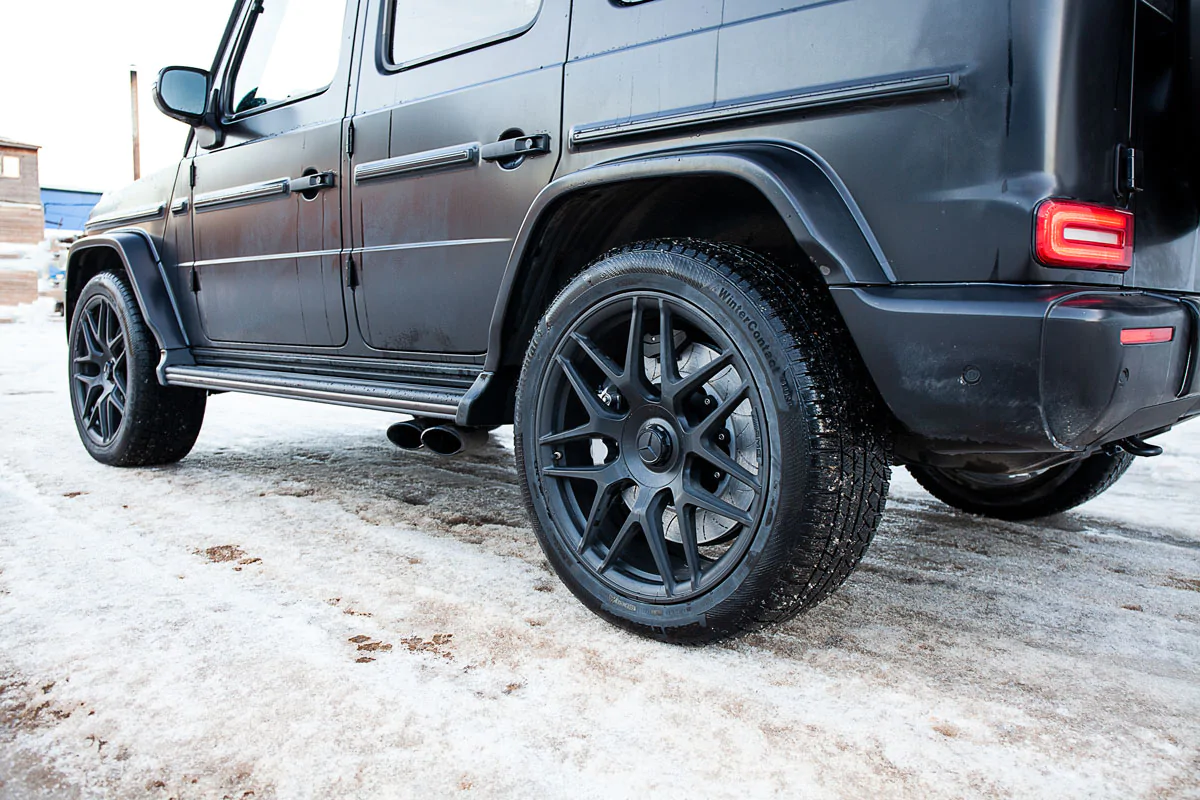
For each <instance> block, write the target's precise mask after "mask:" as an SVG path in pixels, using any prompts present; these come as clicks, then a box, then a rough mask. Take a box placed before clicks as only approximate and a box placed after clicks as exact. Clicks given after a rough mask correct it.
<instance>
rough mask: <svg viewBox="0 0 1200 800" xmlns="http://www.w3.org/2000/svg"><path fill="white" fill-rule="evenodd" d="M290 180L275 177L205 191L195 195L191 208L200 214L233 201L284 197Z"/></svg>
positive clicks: (240, 201) (287, 191)
mask: <svg viewBox="0 0 1200 800" xmlns="http://www.w3.org/2000/svg"><path fill="white" fill-rule="evenodd" d="M290 180H291V179H290V178H275V179H274V180H270V181H264V182H263V183H250V184H246V185H245V186H234V187H233V188H232V189H220V190H218V191H215V192H207V193H205V194H201V195H197V196H196V198H195V199H194V200H193V201H192V208H194V209H195V210H196V213H197V214H201V213H203V212H205V211H212V210H213V209H216V208H221V207H222V206H228V205H232V204H234V203H245V202H249V201H251V200H264V199H268V198H270V199H275V198H279V197H284V196H286V195H287V194H288V193H289V189H288V186H289V183H290Z"/></svg>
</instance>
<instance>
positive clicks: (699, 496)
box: [682, 484, 752, 525]
mask: <svg viewBox="0 0 1200 800" xmlns="http://www.w3.org/2000/svg"><path fill="white" fill-rule="evenodd" d="M682 504H683V505H685V506H695V507H696V508H699V509H703V510H704V511H711V512H712V513H714V514H717V515H718V516H722V517H725V518H727V519H731V520H733V521H734V522H740V523H742V524H743V525H749V524H750V523H751V522H752V520H751V518H750V512H748V511H743V510H742V509H740V508H738V507H737V506H735V505H733V504H732V503H729V502H726V501H725V500H722V499H721V498H719V497H717V496H716V495H715V494H713V493H712V492H710V491H708V490H707V489H704V488H702V487H699V486H695V485H694V484H693V485H692V486H690V487H689V488H688V490H687V492H686V493H685V494H684V496H683V500H682Z"/></svg>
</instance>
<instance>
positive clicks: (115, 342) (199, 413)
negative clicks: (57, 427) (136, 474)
mask: <svg viewBox="0 0 1200 800" xmlns="http://www.w3.org/2000/svg"><path fill="white" fill-rule="evenodd" d="M69 348H70V361H69V363H68V373H69V380H70V390H71V410H72V411H73V412H74V417H75V427H76V428H77V429H78V431H79V438H80V440H81V441H82V442H83V446H84V447H85V448H86V449H87V451H88V453H90V454H91V456H92V458H94V459H96V460H97V461H99V462H101V463H103V464H110V465H112V466H118V467H143V466H151V465H156V464H167V463H171V462H173V461H178V460H179V459H181V458H183V457H184V456H185V455H187V454H188V453H189V452H190V451H191V449H192V445H193V444H195V442H196V437H197V436H198V435H199V434H200V426H201V424H202V423H203V421H204V406H205V401H206V397H207V395H206V394H205V393H204V392H203V391H202V390H198V389H181V388H177V387H167V386H162V385H160V384H159V382H158V377H157V376H156V375H155V366H156V364H157V361H158V353H159V351H158V347H157V345H156V343H155V341H154V337H153V335H152V334H151V332H150V330H149V328H148V327H147V325H146V323H145V321H144V320H143V319H142V314H141V310H140V309H139V308H138V304H137V300H136V299H135V298H134V296H133V292H132V291H131V290H130V288H129V284H128V283H127V281H126V279H125V277H124V276H123V275H119V274H117V273H114V272H102V273H100V274H99V275H97V276H96V277H94V278H92V279H91V280H90V281H89V282H88V283H87V285H86V286H84V287H83V291H82V292H81V293H80V295H79V301H78V302H77V303H76V305H75V311H74V313H73V315H72V318H71V328H70V337H69Z"/></svg>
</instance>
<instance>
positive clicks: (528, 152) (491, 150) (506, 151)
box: [479, 133, 550, 161]
mask: <svg viewBox="0 0 1200 800" xmlns="http://www.w3.org/2000/svg"><path fill="white" fill-rule="evenodd" d="M549 152H550V134H548V133H539V134H535V135H533V136H518V137H517V138H515V139H502V140H501V141H499V142H492V143H491V144H485V145H484V146H483V147H481V148H480V149H479V157H480V158H482V159H483V160H484V161H515V160H517V159H519V158H527V157H532V156H544V155H546V154H547V153H549Z"/></svg>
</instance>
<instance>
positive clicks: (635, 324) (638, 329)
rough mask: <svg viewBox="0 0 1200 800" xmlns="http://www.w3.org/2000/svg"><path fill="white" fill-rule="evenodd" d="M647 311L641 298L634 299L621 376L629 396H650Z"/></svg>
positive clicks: (622, 385) (622, 383)
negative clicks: (646, 331) (623, 370)
mask: <svg viewBox="0 0 1200 800" xmlns="http://www.w3.org/2000/svg"><path fill="white" fill-rule="evenodd" d="M645 327H646V312H645V310H644V309H643V308H642V303H641V299H640V298H637V297H635V298H634V299H633V313H632V314H631V315H630V318H629V339H628V341H627V342H626V343H625V372H624V374H623V375H622V376H621V383H620V385H621V388H622V389H624V390H625V393H626V395H628V396H629V397H631V398H632V397H649V396H650V390H649V381H648V380H647V379H646V343H645V341H644V340H645V336H646V334H645Z"/></svg>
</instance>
